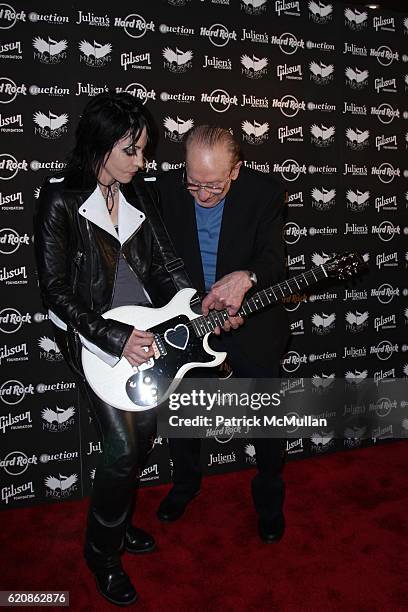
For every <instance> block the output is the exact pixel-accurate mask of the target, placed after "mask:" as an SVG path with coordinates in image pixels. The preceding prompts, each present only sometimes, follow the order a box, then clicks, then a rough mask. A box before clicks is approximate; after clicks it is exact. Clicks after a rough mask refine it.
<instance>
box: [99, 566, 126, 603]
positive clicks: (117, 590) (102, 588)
mask: <svg viewBox="0 0 408 612" xmlns="http://www.w3.org/2000/svg"><path fill="white" fill-rule="evenodd" d="M93 574H94V576H95V580H96V586H97V589H98V591H99V592H100V594H101V595H102V596H103V597H105V599H107V600H108V601H110V602H111V603H113V604H116V605H117V606H130V605H131V604H133V603H135V601H136V600H137V593H136V590H135V587H134V586H133V584H132V583H131V582H130V578H129V576H128V575H127V574H126V572H125V571H124V570H123V568H122V565H120V564H119V565H116V566H115V567H111V568H108V569H98V570H96V571H94V572H93Z"/></svg>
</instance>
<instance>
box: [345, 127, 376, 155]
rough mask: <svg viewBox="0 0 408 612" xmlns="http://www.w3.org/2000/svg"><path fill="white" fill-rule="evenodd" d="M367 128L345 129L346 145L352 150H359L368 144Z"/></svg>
mask: <svg viewBox="0 0 408 612" xmlns="http://www.w3.org/2000/svg"><path fill="white" fill-rule="evenodd" d="M369 137H370V132H369V130H359V129H358V128H356V129H353V128H348V129H347V130H346V145H347V146H348V147H349V148H350V149H353V150H354V151H361V150H362V149H365V148H366V147H368V145H369Z"/></svg>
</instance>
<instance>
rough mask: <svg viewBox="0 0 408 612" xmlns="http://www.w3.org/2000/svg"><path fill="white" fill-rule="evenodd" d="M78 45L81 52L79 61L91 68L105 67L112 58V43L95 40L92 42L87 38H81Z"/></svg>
mask: <svg viewBox="0 0 408 612" xmlns="http://www.w3.org/2000/svg"><path fill="white" fill-rule="evenodd" d="M78 46H79V50H80V52H81V55H80V58H79V61H80V62H82V63H84V64H86V65H87V66H90V67H91V68H103V67H104V66H106V65H107V64H108V63H109V62H110V61H111V59H112V57H111V51H112V45H111V44H110V43H105V44H101V43H98V42H96V41H95V40H94V41H93V43H90V42H88V41H87V40H81V42H80V43H79V45H78Z"/></svg>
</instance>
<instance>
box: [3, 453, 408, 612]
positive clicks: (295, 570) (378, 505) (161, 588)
mask: <svg viewBox="0 0 408 612" xmlns="http://www.w3.org/2000/svg"><path fill="white" fill-rule="evenodd" d="M407 448H408V446H407V442H406V441H401V442H396V443H392V444H385V445H383V446H377V447H370V448H366V449H361V450H353V451H348V452H342V453H336V454H334V455H328V456H326V457H319V458H315V459H307V460H303V461H294V462H291V463H288V464H287V466H286V469H285V477H286V482H287V502H286V517H287V530H286V534H285V536H284V538H283V539H282V540H281V542H280V543H279V544H274V545H267V544H264V543H263V542H261V541H260V540H259V539H258V536H257V533H256V517H255V514H254V512H253V509H252V502H251V498H250V493H249V480H250V477H251V475H252V471H245V472H237V473H233V474H226V475H222V476H213V477H209V478H206V480H205V482H204V487H203V491H202V494H201V495H200V497H199V498H197V499H196V500H194V501H193V502H192V504H191V506H190V508H189V509H188V511H187V512H186V514H185V516H184V517H183V518H182V519H181V520H180V521H179V522H177V523H173V524H168V525H167V524H161V523H159V522H158V521H157V520H156V518H155V510H156V507H157V505H158V503H159V501H160V499H161V498H162V497H163V495H164V493H165V492H166V491H167V489H168V486H161V487H156V488H148V489H143V490H142V491H141V493H140V497H139V502H140V503H139V510H140V512H139V515H138V516H139V517H141V520H140V523H139V524H140V526H141V527H144V528H146V529H148V530H151V531H152V532H153V533H154V535H155V536H156V539H157V541H158V545H159V547H160V549H159V550H157V551H156V552H154V553H152V554H150V555H146V556H137V557H136V556H132V555H129V554H125V556H124V557H123V561H124V566H125V568H126V569H127V571H128V573H129V574H130V575H131V576H132V578H133V581H134V583H135V585H136V587H137V589H138V591H139V595H140V599H139V602H138V603H137V604H135V605H134V606H132V607H131V608H130V609H139V610H140V612H146V611H149V612H157V611H159V610H171V611H176V612H184V611H186V612H187V611H188V612H189V611H194V612H201V611H203V612H204V611H206V612H211V611H215V612H218V611H219V612H226V611H234V612H237V611H238V612H240V611H247V610H260V611H261V612H263V611H275V610H276V611H278V612H286V611H297V610H299V611H300V610H310V611H312V610H313V612H320V611H323V610H328V611H329V612H331V611H337V610H338V611H339V612H340V611H342V612H344V611H348V610H352V611H353V612H375V611H377V610H378V611H380V610H381V611H383V610H384V611H386V612H394V611H403V610H405V611H406V610H408V599H407V591H408V589H407V586H408V583H407V567H408V554H407V553H408V538H407V535H408V534H407V531H408V529H407V508H408V479H407V460H406V451H407ZM87 504H88V500H82V501H79V502H65V503H60V504H52V505H49V506H37V507H32V508H27V509H19V510H6V511H4V512H1V514H0V519H1V526H2V528H1V532H0V546H1V560H0V589H2V590H6V589H7V590H8V589H20V590H28V589H35V590H67V591H70V601H71V604H70V608H71V609H72V610H75V611H77V610H78V611H79V610H83V611H92V610H114V609H118V608H117V607H116V606H112V605H110V604H109V603H106V604H105V602H104V600H103V599H102V598H101V597H100V596H99V594H97V593H96V590H95V588H94V581H93V578H92V576H91V574H90V573H89V572H88V570H87V568H86V566H85V564H84V561H83V559H82V535H83V529H84V525H85V516H86V509H87ZM48 609H50V608H48ZM52 609H61V608H52Z"/></svg>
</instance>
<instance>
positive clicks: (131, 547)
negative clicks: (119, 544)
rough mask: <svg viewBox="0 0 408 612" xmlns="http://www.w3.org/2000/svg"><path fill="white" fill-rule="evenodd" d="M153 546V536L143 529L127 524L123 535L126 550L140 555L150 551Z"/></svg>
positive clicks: (154, 545)
mask: <svg viewBox="0 0 408 612" xmlns="http://www.w3.org/2000/svg"><path fill="white" fill-rule="evenodd" d="M155 548H156V542H155V539H154V537H153V536H151V535H150V534H149V533H147V532H146V531H143V529H138V528H137V527H133V526H132V525H128V526H127V528H126V535H125V549H126V550H127V552H130V553H133V554H135V555H138V554H139V555H140V554H142V553H147V552H151V551H152V550H154V549H155Z"/></svg>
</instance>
